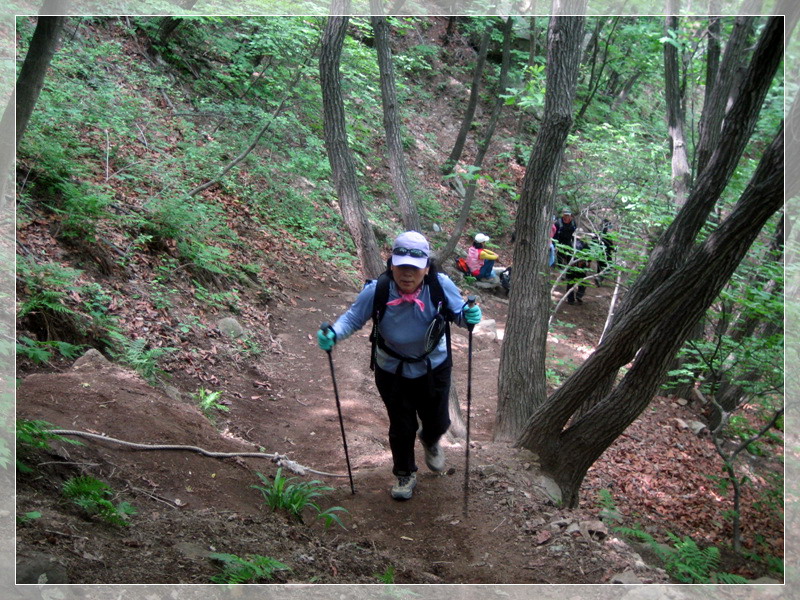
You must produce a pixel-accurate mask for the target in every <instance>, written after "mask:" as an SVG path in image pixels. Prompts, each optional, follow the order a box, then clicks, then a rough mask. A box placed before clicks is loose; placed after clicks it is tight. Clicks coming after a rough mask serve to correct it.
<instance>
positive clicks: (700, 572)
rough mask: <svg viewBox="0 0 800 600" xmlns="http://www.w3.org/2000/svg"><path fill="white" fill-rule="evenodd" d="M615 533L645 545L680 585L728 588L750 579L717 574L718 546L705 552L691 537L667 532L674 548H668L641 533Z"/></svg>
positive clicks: (624, 529) (630, 530) (620, 530)
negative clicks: (699, 584)
mask: <svg viewBox="0 0 800 600" xmlns="http://www.w3.org/2000/svg"><path fill="white" fill-rule="evenodd" d="M615 531H617V532H618V533H620V534H622V535H625V536H629V537H635V538H638V539H639V540H641V541H643V542H645V543H646V544H647V545H648V546H650V548H651V549H652V550H653V552H655V553H656V555H657V556H658V557H659V558H660V559H661V560H662V561H663V562H664V569H665V570H666V571H667V573H668V574H669V575H670V576H671V577H672V578H673V579H675V580H677V581H679V582H680V583H703V584H711V583H716V584H729V583H747V582H748V581H747V579H745V578H744V577H741V576H739V575H733V574H731V573H720V572H718V571H717V569H718V568H719V564H720V553H719V548H717V547H715V546H710V547H708V548H705V549H703V548H700V547H699V546H698V545H697V542H695V541H694V540H693V539H692V538H690V537H689V536H684V537H683V538H679V537H678V536H676V535H675V534H673V533H670V532H667V537H668V538H669V540H670V541H671V542H672V544H673V545H672V546H669V545H665V544H659V543H658V542H657V541H656V539H655V538H654V537H653V536H652V535H650V534H649V533H647V532H645V531H642V530H641V529H635V528H628V527H617V528H616V529H615Z"/></svg>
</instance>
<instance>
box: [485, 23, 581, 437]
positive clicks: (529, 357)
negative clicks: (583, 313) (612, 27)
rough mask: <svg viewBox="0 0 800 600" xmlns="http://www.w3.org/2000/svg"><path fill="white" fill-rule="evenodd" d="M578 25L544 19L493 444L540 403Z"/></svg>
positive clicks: (576, 63)
mask: <svg viewBox="0 0 800 600" xmlns="http://www.w3.org/2000/svg"><path fill="white" fill-rule="evenodd" d="M584 24H585V20H584V18H583V17H559V16H554V17H552V18H551V20H550V28H549V30H548V36H547V39H548V45H547V71H546V77H547V85H546V91H545V109H544V118H543V121H542V125H541V127H540V129H539V134H538V136H537V137H536V143H535V146H534V148H533V151H532V152H531V156H530V160H529V161H528V166H527V168H526V171H525V178H524V179H523V182H522V194H521V197H520V201H519V209H518V212H517V220H516V228H515V230H516V233H517V240H516V246H515V251H514V287H513V289H512V291H511V296H510V302H509V306H508V320H507V323H506V337H505V341H504V342H503V351H502V354H501V358H500V372H499V378H498V392H499V393H498V406H497V418H496V422H495V432H494V436H495V439H497V440H510V439H514V438H516V437H517V436H518V435H519V433H520V432H521V431H522V428H523V426H524V424H525V422H526V421H527V418H528V416H529V415H530V414H531V413H532V412H533V410H534V409H535V407H536V406H538V405H539V404H541V403H542V402H544V400H545V397H546V389H545V366H544V363H545V361H544V359H545V350H546V345H547V319H548V316H549V313H550V310H549V307H550V298H549V289H550V285H549V282H548V281H547V275H546V272H547V245H548V242H549V239H550V214H552V210H553V204H554V202H555V195H556V190H557V186H558V176H559V173H560V170H561V160H562V156H563V153H564V144H565V142H566V139H567V134H568V133H569V131H570V129H571V127H572V123H573V120H572V116H573V111H574V106H573V105H574V101H575V88H576V85H577V78H578V68H579V61H580V51H581V41H582V37H583V30H584Z"/></svg>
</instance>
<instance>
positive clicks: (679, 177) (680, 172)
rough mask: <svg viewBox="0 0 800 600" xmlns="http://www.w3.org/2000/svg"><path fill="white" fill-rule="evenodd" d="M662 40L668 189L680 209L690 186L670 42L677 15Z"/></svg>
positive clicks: (674, 50)
mask: <svg viewBox="0 0 800 600" xmlns="http://www.w3.org/2000/svg"><path fill="white" fill-rule="evenodd" d="M670 36H671V38H672V39H671V40H670V41H666V42H664V89H665V96H666V103H667V127H668V129H669V139H670V151H671V154H672V192H673V194H674V202H675V206H676V207H678V209H680V208H681V207H682V206H683V205H684V203H685V202H686V197H687V196H688V194H689V186H690V183H691V182H690V176H691V173H690V170H689V155H688V152H687V148H686V138H685V133H684V130H685V127H686V113H685V110H684V106H685V104H684V98H683V94H682V92H681V89H682V86H681V80H680V62H681V57H680V53H679V51H678V48H677V47H676V46H675V45H674V44H673V43H672V41H674V40H677V37H678V17H676V16H673V15H668V16H667V37H670Z"/></svg>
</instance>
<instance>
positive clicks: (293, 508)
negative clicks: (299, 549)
mask: <svg viewBox="0 0 800 600" xmlns="http://www.w3.org/2000/svg"><path fill="white" fill-rule="evenodd" d="M256 475H258V477H259V479H261V482H262V483H263V484H264V485H253V486H251V487H253V488H255V489H257V490H259V491H260V492H261V495H262V496H264V500H265V501H266V503H267V505H268V506H269V507H270V508H271V509H272V510H285V511H287V512H288V513H289V514H290V515H291V516H292V517H294V518H296V519H298V520H299V521H300V522H302V520H303V512H304V511H305V510H306V509H309V508H310V509H312V510H313V511H314V512H316V513H317V518H319V519H321V520H322V521H323V523H324V525H325V528H326V529H327V528H328V527H330V526H331V525H332V524H333V523H336V524H337V525H339V526H340V527H341V528H342V529H345V526H344V524H343V523H342V520H341V518H340V517H339V515H338V514H336V513H338V512H347V510H346V509H344V508H342V507H341V506H333V507H331V508H329V509H327V510H324V511H323V510H322V509H321V508H320V506H319V504H317V503H316V501H315V500H314V499H315V498H319V497H320V496H322V495H323V494H324V493H325V492H330V491H333V488H332V487H329V486H326V485H324V484H323V483H322V482H321V481H318V480H314V481H301V482H299V483H293V482H294V481H295V480H296V479H297V477H288V478H287V477H284V476H283V469H282V468H279V469H278V471H277V472H276V473H275V478H274V479H273V480H272V481H270V479H269V477H267V476H265V475H263V474H262V473H256Z"/></svg>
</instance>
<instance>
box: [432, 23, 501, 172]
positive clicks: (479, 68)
mask: <svg viewBox="0 0 800 600" xmlns="http://www.w3.org/2000/svg"><path fill="white" fill-rule="evenodd" d="M492 29H494V25H493V24H492V23H489V24H488V25H487V26H486V31H484V32H483V37H482V38H481V45H480V48H479V49H478V57H477V60H476V62H475V71H474V73H473V74H472V88H471V89H470V92H469V103H468V104H467V112H466V114H465V115H464V120H463V121H462V122H461V129H460V130H459V131H458V136H457V137H456V143H455V145H454V146H453V150H452V151H451V152H450V156H449V157H448V158H447V160H446V161H445V163H444V165H442V175H449V174H450V173H452V172H453V169H455V167H456V163H458V161H459V159H460V158H461V153H462V152H463V151H464V144H465V143H466V141H467V134H468V133H469V130H470V128H471V127H472V119H473V118H474V117H475V109H476V108H477V106H478V92H479V91H480V88H481V78H482V77H483V67H484V65H485V64H486V53H487V51H488V50H489V40H490V39H491V37H492Z"/></svg>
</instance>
